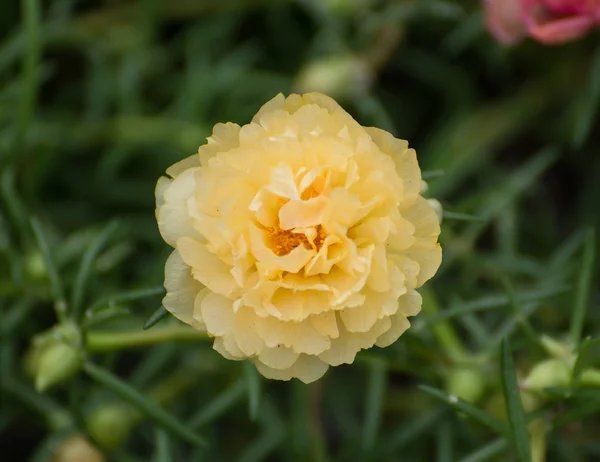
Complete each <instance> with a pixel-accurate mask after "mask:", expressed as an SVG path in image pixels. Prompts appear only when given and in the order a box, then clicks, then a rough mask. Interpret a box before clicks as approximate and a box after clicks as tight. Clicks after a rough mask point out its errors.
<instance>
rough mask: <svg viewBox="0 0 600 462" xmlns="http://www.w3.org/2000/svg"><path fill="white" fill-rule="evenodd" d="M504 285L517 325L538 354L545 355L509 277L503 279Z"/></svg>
mask: <svg viewBox="0 0 600 462" xmlns="http://www.w3.org/2000/svg"><path fill="white" fill-rule="evenodd" d="M502 285H503V286H504V289H505V290H506V294H507V295H508V299H509V301H510V303H509V306H510V307H511V308H512V314H513V317H514V319H515V321H516V323H517V325H518V326H519V327H520V328H521V331H522V332H523V333H524V334H525V337H526V338H527V339H528V340H529V342H530V343H531V345H532V346H533V347H534V348H535V349H537V350H538V352H541V353H545V350H544V347H543V346H542V343H541V342H540V338H539V336H538V335H537V334H536V333H535V331H534V330H533V327H531V324H530V323H529V320H528V319H527V316H526V315H525V313H524V312H523V309H522V306H521V303H520V302H519V299H518V298H517V294H516V293H515V289H514V287H513V285H512V283H511V282H510V279H509V278H508V277H507V276H504V277H503V278H502Z"/></svg>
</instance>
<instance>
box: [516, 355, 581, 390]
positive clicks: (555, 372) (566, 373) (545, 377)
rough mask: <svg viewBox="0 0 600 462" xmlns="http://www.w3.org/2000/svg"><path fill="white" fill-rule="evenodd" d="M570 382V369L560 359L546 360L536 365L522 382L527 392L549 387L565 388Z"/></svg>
mask: <svg viewBox="0 0 600 462" xmlns="http://www.w3.org/2000/svg"><path fill="white" fill-rule="evenodd" d="M570 381H571V369H570V368H569V366H568V365H567V364H566V363H565V362H564V361H561V360H560V359H547V360H545V361H542V362H540V363H538V364H536V365H535V366H534V367H533V369H531V371H529V375H528V376H527V378H526V379H525V381H524V382H523V385H524V387H525V388H526V389H527V390H542V389H544V388H549V387H567V386H568V385H569V382H570Z"/></svg>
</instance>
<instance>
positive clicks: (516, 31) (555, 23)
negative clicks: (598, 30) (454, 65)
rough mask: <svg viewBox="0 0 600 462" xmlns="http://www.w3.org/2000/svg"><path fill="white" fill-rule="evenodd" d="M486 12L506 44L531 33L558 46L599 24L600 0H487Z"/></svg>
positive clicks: (495, 33) (495, 32)
mask: <svg viewBox="0 0 600 462" xmlns="http://www.w3.org/2000/svg"><path fill="white" fill-rule="evenodd" d="M485 13H486V25H487V27H488V29H489V31H490V32H491V34H492V35H493V36H494V37H495V38H496V39H497V40H498V41H499V42H501V43H503V44H506V45H511V44H514V43H516V42H518V41H519V40H521V39H522V38H524V37H525V36H527V35H529V36H530V37H532V38H533V39H535V40H537V41H538V42H541V43H544V44H546V45H555V44H561V43H566V42H569V41H571V40H575V39H577V38H579V37H582V36H584V35H585V34H587V33H588V32H589V31H590V30H591V29H593V28H594V27H597V26H599V25H600V0H486V12H485Z"/></svg>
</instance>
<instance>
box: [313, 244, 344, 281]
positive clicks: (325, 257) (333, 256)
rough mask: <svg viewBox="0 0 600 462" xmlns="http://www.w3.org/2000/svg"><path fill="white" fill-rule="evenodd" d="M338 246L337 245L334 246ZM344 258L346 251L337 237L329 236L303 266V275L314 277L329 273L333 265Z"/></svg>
mask: <svg viewBox="0 0 600 462" xmlns="http://www.w3.org/2000/svg"><path fill="white" fill-rule="evenodd" d="M336 244H339V245H336ZM345 256H346V249H345V247H344V245H343V244H341V243H340V239H339V238H338V237H337V236H334V235H329V236H327V237H326V238H325V240H324V241H323V244H322V245H321V248H320V249H319V251H318V252H317V254H316V255H315V256H314V257H313V258H312V259H311V260H310V261H309V262H308V263H307V264H306V265H305V267H304V275H305V276H315V275H317V274H326V273H329V272H330V271H331V268H332V267H333V265H336V264H337V263H339V262H340V261H341V260H342V259H343V258H344V257H345Z"/></svg>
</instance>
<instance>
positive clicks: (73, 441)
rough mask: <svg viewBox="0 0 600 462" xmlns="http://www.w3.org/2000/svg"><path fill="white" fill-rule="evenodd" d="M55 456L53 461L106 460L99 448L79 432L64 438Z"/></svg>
mask: <svg viewBox="0 0 600 462" xmlns="http://www.w3.org/2000/svg"><path fill="white" fill-rule="evenodd" d="M53 456H54V457H53V458H52V460H51V462H106V459H105V458H104V456H103V455H102V453H101V452H100V451H98V449H96V448H95V447H94V446H93V445H92V444H91V443H90V442H89V441H88V440H87V439H85V438H84V437H83V436H81V435H77V434H75V435H72V436H70V437H69V438H67V439H66V440H64V441H63V442H62V443H61V444H60V446H59V447H58V448H57V450H56V451H55V452H54V454H53ZM48 462H50V461H48Z"/></svg>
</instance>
